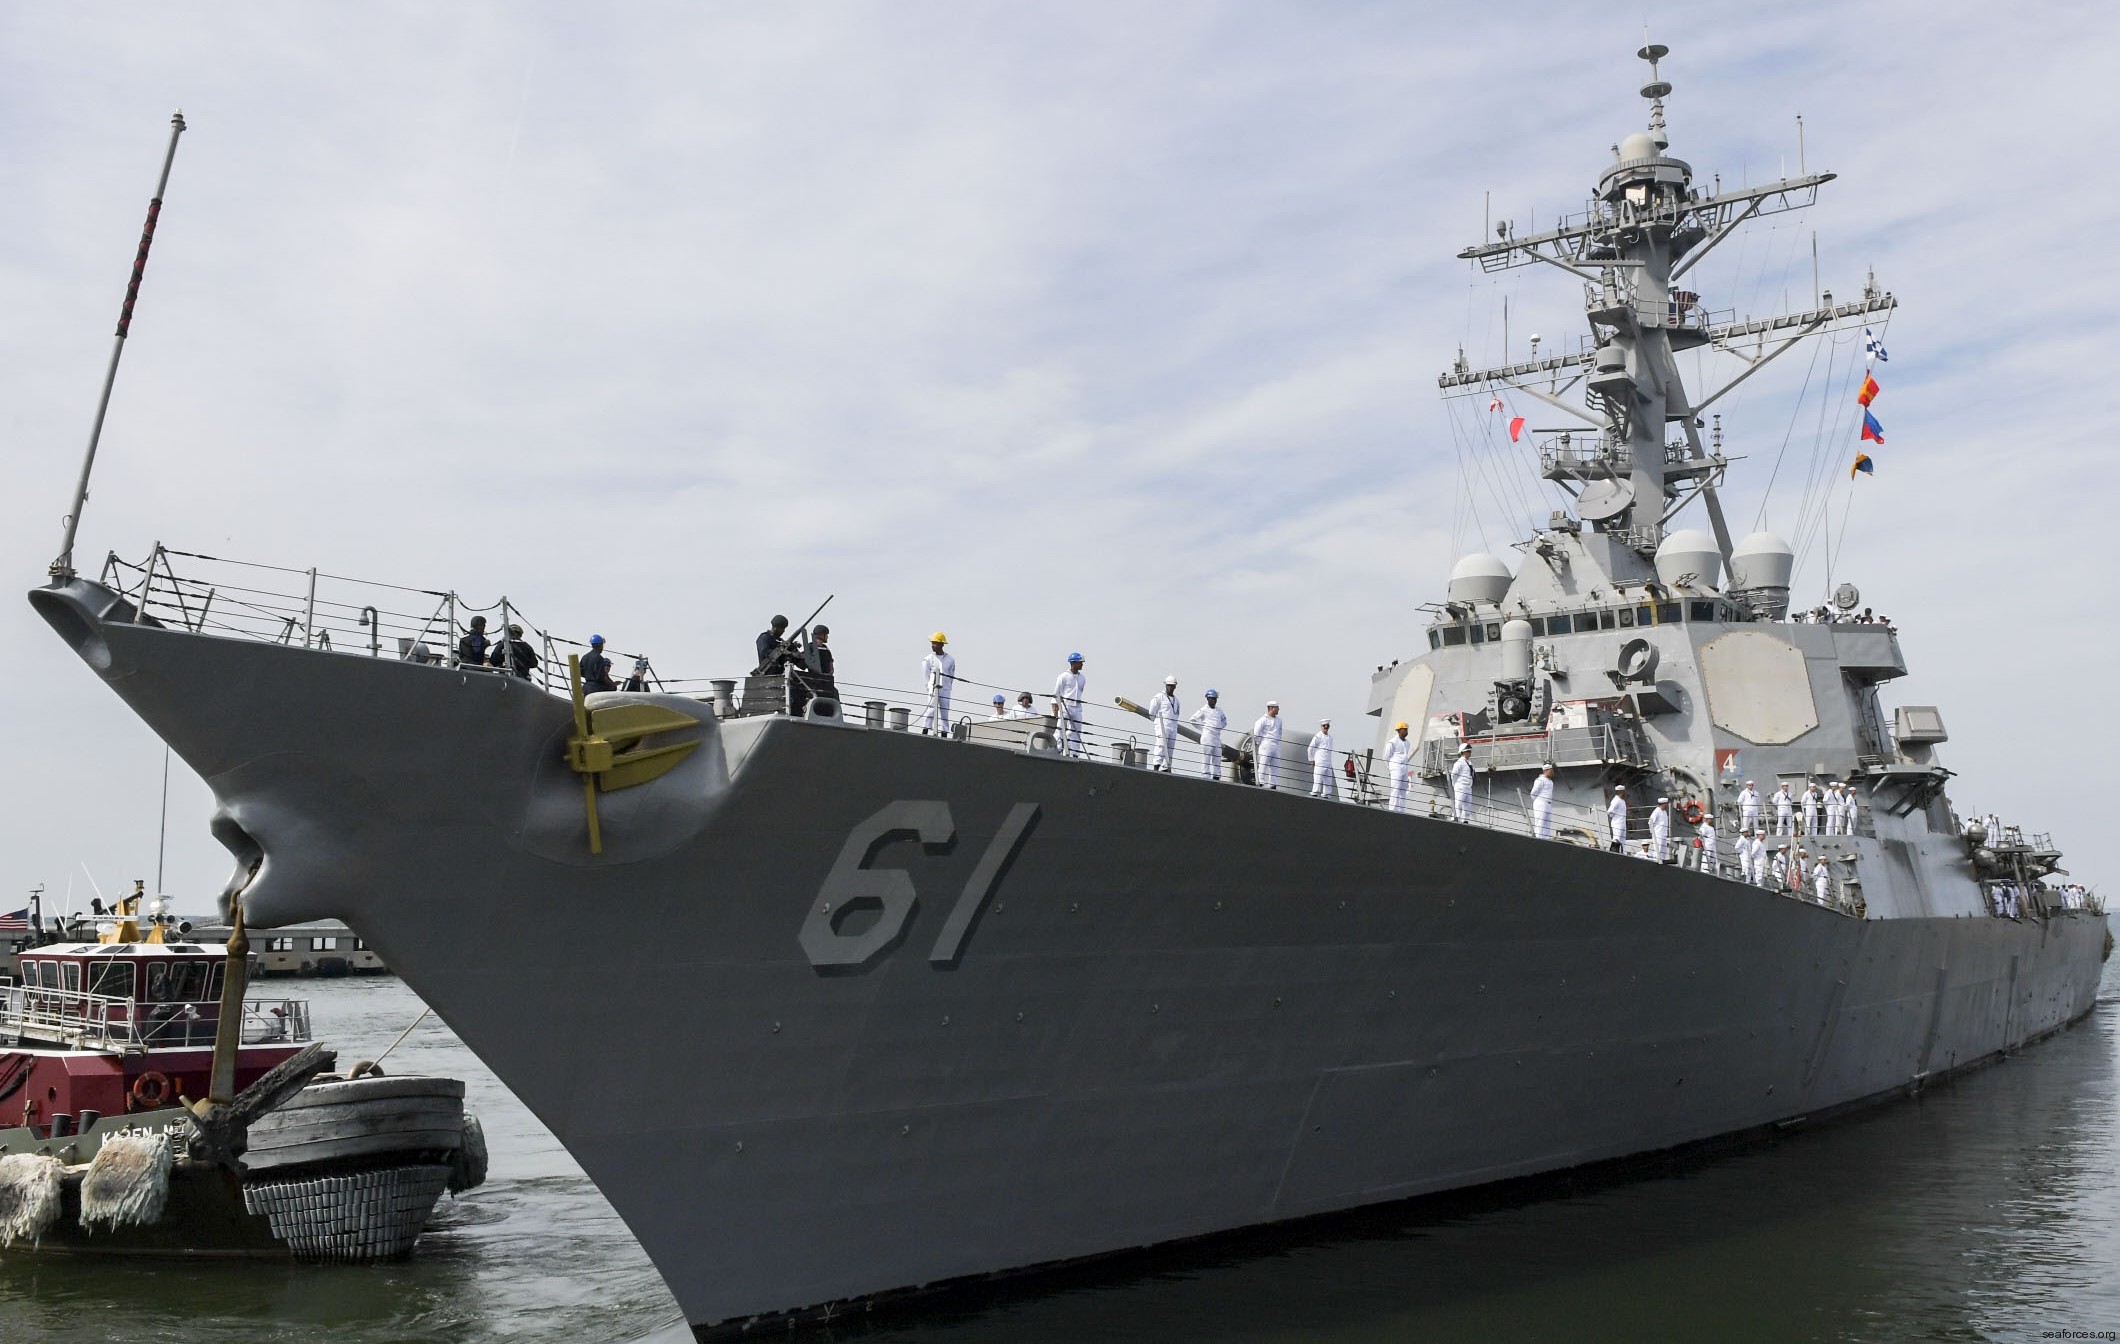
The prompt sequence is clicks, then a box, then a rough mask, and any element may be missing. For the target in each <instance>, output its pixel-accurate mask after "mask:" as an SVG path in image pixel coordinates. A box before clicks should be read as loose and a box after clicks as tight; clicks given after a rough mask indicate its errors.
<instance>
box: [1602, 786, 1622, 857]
mask: <svg viewBox="0 0 2120 1344" xmlns="http://www.w3.org/2000/svg"><path fill="white" fill-rule="evenodd" d="M1605 824H1606V825H1607V826H1609V827H1610V828H1611V830H1612V852H1613V853H1614V854H1623V853H1625V852H1626V849H1627V786H1626V785H1624V784H1614V785H1613V786H1612V801H1611V802H1609V803H1606V804H1605Z"/></svg>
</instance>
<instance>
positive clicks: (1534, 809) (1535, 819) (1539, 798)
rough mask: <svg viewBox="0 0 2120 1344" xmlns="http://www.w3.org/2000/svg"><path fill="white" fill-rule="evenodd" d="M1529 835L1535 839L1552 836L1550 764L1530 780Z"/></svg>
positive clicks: (1551, 776) (1551, 771)
mask: <svg viewBox="0 0 2120 1344" xmlns="http://www.w3.org/2000/svg"><path fill="white" fill-rule="evenodd" d="M1531 835H1532V838H1533V839H1536V840H1551V839H1552V838H1553V767H1552V766H1550V765H1549V766H1547V767H1546V768H1545V769H1543V770H1541V771H1539V772H1538V778H1537V779H1534V780H1532V781H1531Z"/></svg>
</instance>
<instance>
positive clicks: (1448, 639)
mask: <svg viewBox="0 0 2120 1344" xmlns="http://www.w3.org/2000/svg"><path fill="white" fill-rule="evenodd" d="M1464 642H1465V627H1464V626H1462V625H1451V626H1445V627H1444V628H1443V643H1444V644H1446V645H1448V646H1449V647H1451V648H1456V647H1457V646H1458V645H1460V644H1463V643H1464Z"/></svg>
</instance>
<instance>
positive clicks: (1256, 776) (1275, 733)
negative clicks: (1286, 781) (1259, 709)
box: [1251, 700, 1283, 789]
mask: <svg viewBox="0 0 2120 1344" xmlns="http://www.w3.org/2000/svg"><path fill="white" fill-rule="evenodd" d="M1282 727H1283V724H1282V723H1281V702H1280V701H1278V700H1268V701H1267V702H1266V712H1265V713H1264V714H1261V715H1260V716H1259V721H1258V722H1257V723H1255V724H1253V725H1252V726H1251V758H1252V782H1253V783H1254V784H1257V785H1258V786H1259V787H1260V788H1262V789H1278V788H1280V787H1281V729H1282Z"/></svg>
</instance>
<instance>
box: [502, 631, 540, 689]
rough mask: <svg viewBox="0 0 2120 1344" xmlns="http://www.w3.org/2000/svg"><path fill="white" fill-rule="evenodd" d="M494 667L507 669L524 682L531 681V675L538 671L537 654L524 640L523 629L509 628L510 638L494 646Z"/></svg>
mask: <svg viewBox="0 0 2120 1344" xmlns="http://www.w3.org/2000/svg"><path fill="white" fill-rule="evenodd" d="M493 665H494V666H495V667H502V668H506V669H507V670H508V672H509V673H510V674H511V675H513V676H517V677H520V678H522V679H523V680H524V681H528V680H530V674H531V673H532V672H534V671H536V670H537V652H536V650H534V649H532V648H531V647H530V642H529V641H528V640H526V639H524V638H523V627H521V626H519V625H511V626H509V627H508V637H507V638H506V639H504V640H502V641H501V642H500V643H498V644H496V645H494V646H493Z"/></svg>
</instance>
